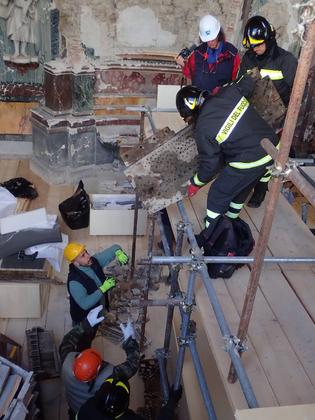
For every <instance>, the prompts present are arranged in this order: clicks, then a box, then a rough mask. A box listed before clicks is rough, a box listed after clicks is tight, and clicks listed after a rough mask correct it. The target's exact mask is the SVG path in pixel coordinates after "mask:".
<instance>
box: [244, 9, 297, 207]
mask: <svg viewBox="0 0 315 420" xmlns="http://www.w3.org/2000/svg"><path fill="white" fill-rule="evenodd" d="M243 46H244V47H245V48H247V49H248V51H247V52H246V53H245V54H244V56H243V59H242V61H241V65H240V70H239V76H242V75H244V74H246V72H247V71H248V70H250V69H253V68H255V67H257V68H258V69H259V71H260V75H261V77H267V76H268V77H269V78H270V79H271V80H272V82H273V84H274V86H275V88H276V89H277V92H278V93H279V95H280V97H281V99H282V101H283V104H284V105H285V106H286V107H287V106H288V104H289V100H290V95H291V90H292V86H293V82H294V78H295V73H296V68H297V59H296V58H295V57H294V55H293V54H291V53H290V52H289V51H286V50H284V49H283V48H280V47H279V46H278V44H277V41H276V31H275V29H274V28H273V26H272V25H271V24H270V23H269V22H268V21H267V19H265V18H264V17H263V16H253V17H251V18H250V19H249V20H248V21H247V23H246V25H245V29H244V36H243ZM252 83H254V82H252ZM282 123H283V122H282ZM279 128H281V127H279ZM269 179H270V173H269V174H268V173H267V174H265V176H264V177H263V178H262V179H261V180H260V182H259V183H258V184H257V185H256V187H255V189H254V193H253V195H252V197H251V199H250V200H249V202H248V203H247V205H248V206H249V207H259V206H260V204H261V203H262V202H263V200H264V198H265V195H266V191H267V189H268V181H269Z"/></svg>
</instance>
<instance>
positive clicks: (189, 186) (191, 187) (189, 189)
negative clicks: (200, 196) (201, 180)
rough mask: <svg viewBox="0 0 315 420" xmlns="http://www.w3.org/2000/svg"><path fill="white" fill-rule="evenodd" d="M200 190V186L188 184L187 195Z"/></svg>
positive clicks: (190, 195) (189, 195)
mask: <svg viewBox="0 0 315 420" xmlns="http://www.w3.org/2000/svg"><path fill="white" fill-rule="evenodd" d="M199 190H200V187H196V186H195V185H192V184H189V185H188V188H187V194H188V197H193V196H194V195H195V194H197V192H198V191H199Z"/></svg>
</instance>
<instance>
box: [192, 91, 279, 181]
mask: <svg viewBox="0 0 315 420" xmlns="http://www.w3.org/2000/svg"><path fill="white" fill-rule="evenodd" d="M195 137H196V143H197V148H198V153H199V165H198V171H197V173H196V174H195V175H194V177H193V179H192V180H191V182H192V183H193V184H194V185H197V186H203V185H205V184H206V183H208V182H209V181H210V180H211V179H212V178H213V177H214V176H215V175H216V174H217V173H218V171H219V170H220V168H221V167H222V165H226V164H228V165H230V166H232V167H234V168H237V169H240V170H247V169H251V168H256V167H262V166H263V165H264V166H266V165H268V164H269V163H270V162H271V161H272V158H271V157H270V156H269V155H267V154H266V152H265V150H264V149H263V148H262V147H261V145H260V141H261V140H262V139H263V138H265V137H266V138H268V139H270V141H271V142H272V143H273V144H274V145H277V144H278V142H279V140H278V138H277V136H276V134H275V132H274V131H273V129H272V128H271V127H269V125H268V124H267V123H266V122H265V121H264V120H263V119H262V118H261V117H260V116H259V115H258V114H257V112H256V111H255V109H254V108H253V106H252V105H250V104H249V102H248V100H247V99H246V98H245V97H244V96H242V93H241V91H240V88H239V87H238V86H237V85H229V86H226V87H223V88H222V89H221V90H220V91H219V92H218V93H217V94H216V95H214V96H210V97H209V98H208V99H207V100H206V101H205V102H204V104H203V105H202V107H201V110H200V114H199V116H198V119H197V122H196V133H195Z"/></svg>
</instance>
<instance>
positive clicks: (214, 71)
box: [183, 40, 240, 92]
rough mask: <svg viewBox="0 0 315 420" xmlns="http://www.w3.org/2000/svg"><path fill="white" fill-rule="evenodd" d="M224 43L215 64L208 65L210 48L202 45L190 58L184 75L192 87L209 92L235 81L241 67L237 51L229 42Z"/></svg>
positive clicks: (184, 69) (205, 44)
mask: <svg viewBox="0 0 315 420" xmlns="http://www.w3.org/2000/svg"><path fill="white" fill-rule="evenodd" d="M221 42H223V46H222V50H221V52H220V53H219V54H218V56H217V58H216V62H215V63H213V64H210V63H208V52H207V51H208V46H207V43H206V42H203V43H202V44H200V45H199V46H198V47H197V48H196V49H195V50H194V52H193V53H192V54H191V55H190V56H189V58H188V61H187V63H186V65H185V67H184V68H183V73H184V75H185V76H186V77H188V78H189V79H190V80H191V83H192V85H194V86H197V87H198V88H199V89H202V90H207V91H209V92H211V91H213V89H215V88H217V87H220V86H223V85H224V84H226V83H229V82H231V81H233V80H235V78H236V76H237V72H238V69H239V65H240V57H239V55H238V52H237V49H236V48H235V47H234V45H232V44H230V43H229V42H225V41H223V40H222V41H221Z"/></svg>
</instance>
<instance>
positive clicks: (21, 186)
mask: <svg viewBox="0 0 315 420" xmlns="http://www.w3.org/2000/svg"><path fill="white" fill-rule="evenodd" d="M0 185H1V186H2V187H4V188H6V189H7V190H8V191H10V193H11V194H13V195H14V197H19V198H29V199H30V200H33V199H34V198H36V197H38V192H37V191H36V188H35V187H34V184H32V183H31V182H30V181H28V180H27V179H25V178H21V177H20V178H12V179H9V180H8V181H6V182H3V183H2V184H0Z"/></svg>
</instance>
